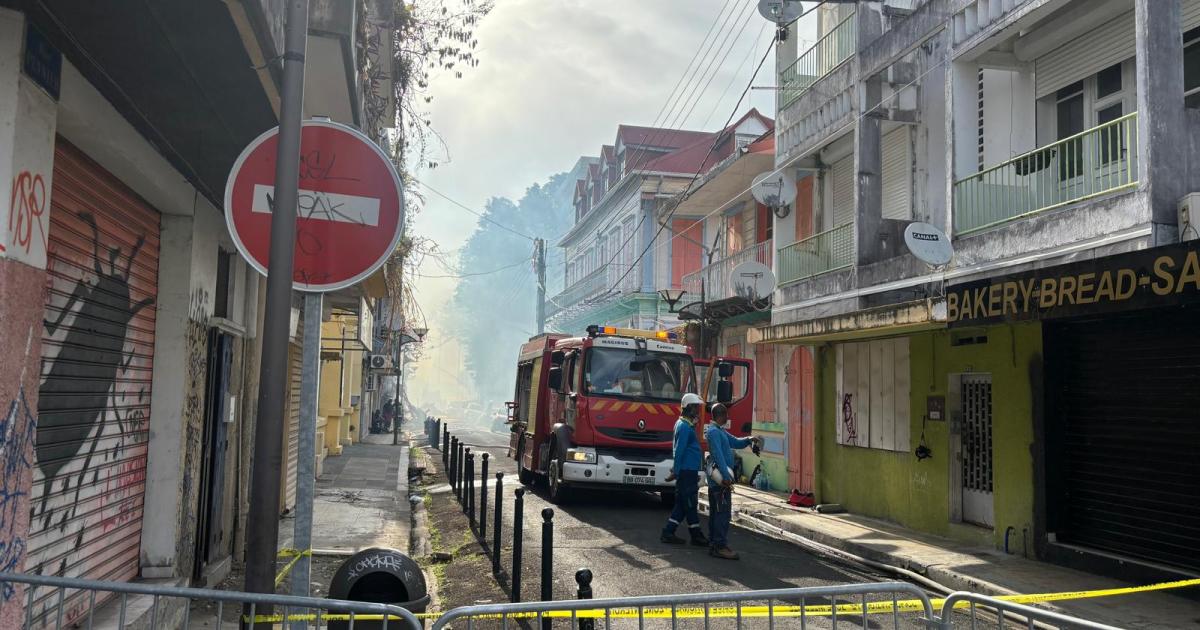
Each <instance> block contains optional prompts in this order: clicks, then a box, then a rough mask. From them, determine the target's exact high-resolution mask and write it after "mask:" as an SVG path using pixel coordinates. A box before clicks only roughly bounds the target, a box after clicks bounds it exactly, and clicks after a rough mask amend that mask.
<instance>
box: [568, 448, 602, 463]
mask: <svg viewBox="0 0 1200 630" xmlns="http://www.w3.org/2000/svg"><path fill="white" fill-rule="evenodd" d="M567 461H569V462H575V463H577V464H595V463H596V450H595V449H591V448H569V449H567Z"/></svg>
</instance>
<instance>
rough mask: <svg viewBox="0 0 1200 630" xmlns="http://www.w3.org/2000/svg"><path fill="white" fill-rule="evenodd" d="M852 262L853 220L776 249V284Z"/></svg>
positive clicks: (809, 276) (827, 270)
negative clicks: (777, 268)
mask: <svg viewBox="0 0 1200 630" xmlns="http://www.w3.org/2000/svg"><path fill="white" fill-rule="evenodd" d="M853 264H854V223H853V222H850V223H845V224H843V225H839V226H837V227H835V228H833V229H830V230H825V231H824V232H819V233H817V234H813V235H812V236H810V237H808V238H806V239H804V240H800V241H796V242H795V243H792V244H791V245H788V246H786V247H782V248H780V249H779V284H786V283H789V282H796V281H798V280H804V279H805V278H811V277H813V276H819V275H821V274H823V273H829V272H830V271H836V270H838V269H844V268H846V267H849V266H851V265H853Z"/></svg>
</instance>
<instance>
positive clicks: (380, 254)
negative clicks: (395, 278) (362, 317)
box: [225, 120, 404, 292]
mask: <svg viewBox="0 0 1200 630" xmlns="http://www.w3.org/2000/svg"><path fill="white" fill-rule="evenodd" d="M278 140H279V128H278V127H276V128H274V129H271V130H270V131H267V132H266V133H264V134H262V135H261V136H259V137H258V138H255V139H254V141H252V142H251V143H250V144H249V145H247V147H246V148H245V150H243V151H242V154H241V155H240V156H238V159H237V161H236V162H234V165H233V169H232V170H231V171H230V174H229V180H228V181H227V182H226V185H225V221H226V223H227V224H228V226H229V233H230V234H231V235H232V236H233V242H234V244H235V245H236V246H237V248H238V251H240V252H241V254H242V256H244V257H245V258H246V261H247V262H248V263H249V264H250V266H252V267H254V268H255V269H256V270H258V272H259V273H261V274H263V275H266V273H267V263H268V260H269V255H270V245H271V220H272V218H273V216H274V213H273V210H274V207H275V198H276V192H275V155H276V147H277V144H278ZM403 226H404V193H403V191H402V190H401V186H400V176H399V175H398V174H397V173H396V168H395V166H393V165H392V162H391V160H389V159H388V157H387V155H385V154H384V153H383V151H382V150H381V149H380V148H379V147H378V146H377V145H376V144H375V143H374V142H372V141H371V140H370V139H369V138H367V137H366V136H364V135H363V134H361V133H360V132H358V131H357V130H356V129H353V128H351V127H347V126H345V125H340V124H338V123H334V122H329V121H318V120H309V121H305V122H304V124H303V127H302V129H301V135H300V190H299V195H298V199H297V208H296V251H295V255H294V257H293V260H294V268H293V271H292V284H293V286H294V287H295V289H296V290H297V291H310V292H322V291H335V290H338V289H342V288H345V287H348V286H351V285H354V284H356V283H358V282H360V281H361V280H363V279H365V278H366V277H368V276H370V275H371V274H372V273H374V272H375V271H376V270H377V269H379V267H380V266H382V265H383V263H384V262H385V261H387V259H388V258H389V257H390V256H391V255H392V252H393V251H395V249H396V245H397V244H398V243H399V242H400V235H401V232H402V230H403Z"/></svg>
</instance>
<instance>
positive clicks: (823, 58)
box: [779, 13, 858, 111]
mask: <svg viewBox="0 0 1200 630" xmlns="http://www.w3.org/2000/svg"><path fill="white" fill-rule="evenodd" d="M857 34H858V28H857V23H856V22H855V19H854V14H853V13H851V14H850V15H849V16H848V17H846V19H844V20H842V21H841V22H838V23H837V25H836V26H834V27H833V28H832V29H830V31H829V32H828V33H826V34H825V35H824V36H823V37H822V38H821V39H819V40H817V43H815V44H813V46H812V47H811V48H809V49H808V50H806V51H804V53H803V54H801V55H800V56H799V57H797V58H796V61H794V62H793V63H792V64H791V65H789V66H787V67H786V68H784V69H783V70H782V71H780V73H779V110H780V111H782V110H784V109H786V108H787V107H788V106H789V105H791V104H792V103H795V102H796V100H797V99H799V98H800V96H801V95H802V94H804V92H805V91H807V90H808V88H810V87H812V85H813V84H814V83H816V82H817V81H818V80H820V79H821V77H823V76H825V75H827V74H829V73H830V72H832V71H833V69H834V68H836V67H838V66H839V65H841V64H842V62H844V61H846V60H847V59H849V58H850V56H851V55H853V54H854V51H855V46H856V44H857V39H858V38H857Z"/></svg>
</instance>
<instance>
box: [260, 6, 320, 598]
mask: <svg viewBox="0 0 1200 630" xmlns="http://www.w3.org/2000/svg"><path fill="white" fill-rule="evenodd" d="M285 27H286V33H285V39H284V53H283V89H282V92H283V98H282V99H281V100H282V103H281V104H280V115H279V140H278V149H277V151H278V152H277V154H276V159H275V204H274V207H273V208H272V213H273V215H274V216H273V219H272V221H271V246H270V256H269V258H268V262H269V266H268V273H267V296H266V310H265V312H264V313H263V321H264V325H263V330H262V335H263V348H262V366H261V369H260V371H259V384H260V387H259V393H258V416H257V420H256V422H255V433H254V459H253V460H252V463H251V477H250V514H249V517H248V518H247V522H246V580H245V589H246V591H248V592H251V593H274V592H275V556H276V554H277V549H278V547H279V490H280V489H279V471H280V467H281V464H282V453H281V451H282V445H283V408H284V404H283V402H284V400H285V398H286V395H287V363H288V361H287V353H288V329H289V328H290V326H289V322H290V319H291V312H292V271H293V265H292V263H293V256H294V255H295V247H296V205H297V197H298V196H299V194H298V189H299V180H300V118H301V110H302V109H303V105H304V53H305V47H306V45H307V40H308V0H288V3H287V24H286V25H285ZM270 608H271V607H270V606H262V607H260V608H258V609H257V610H256V611H255V612H257V613H259V614H271V612H272V611H271V610H270ZM250 612H251V611H250V606H249V605H247V606H246V607H245V614H250Z"/></svg>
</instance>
